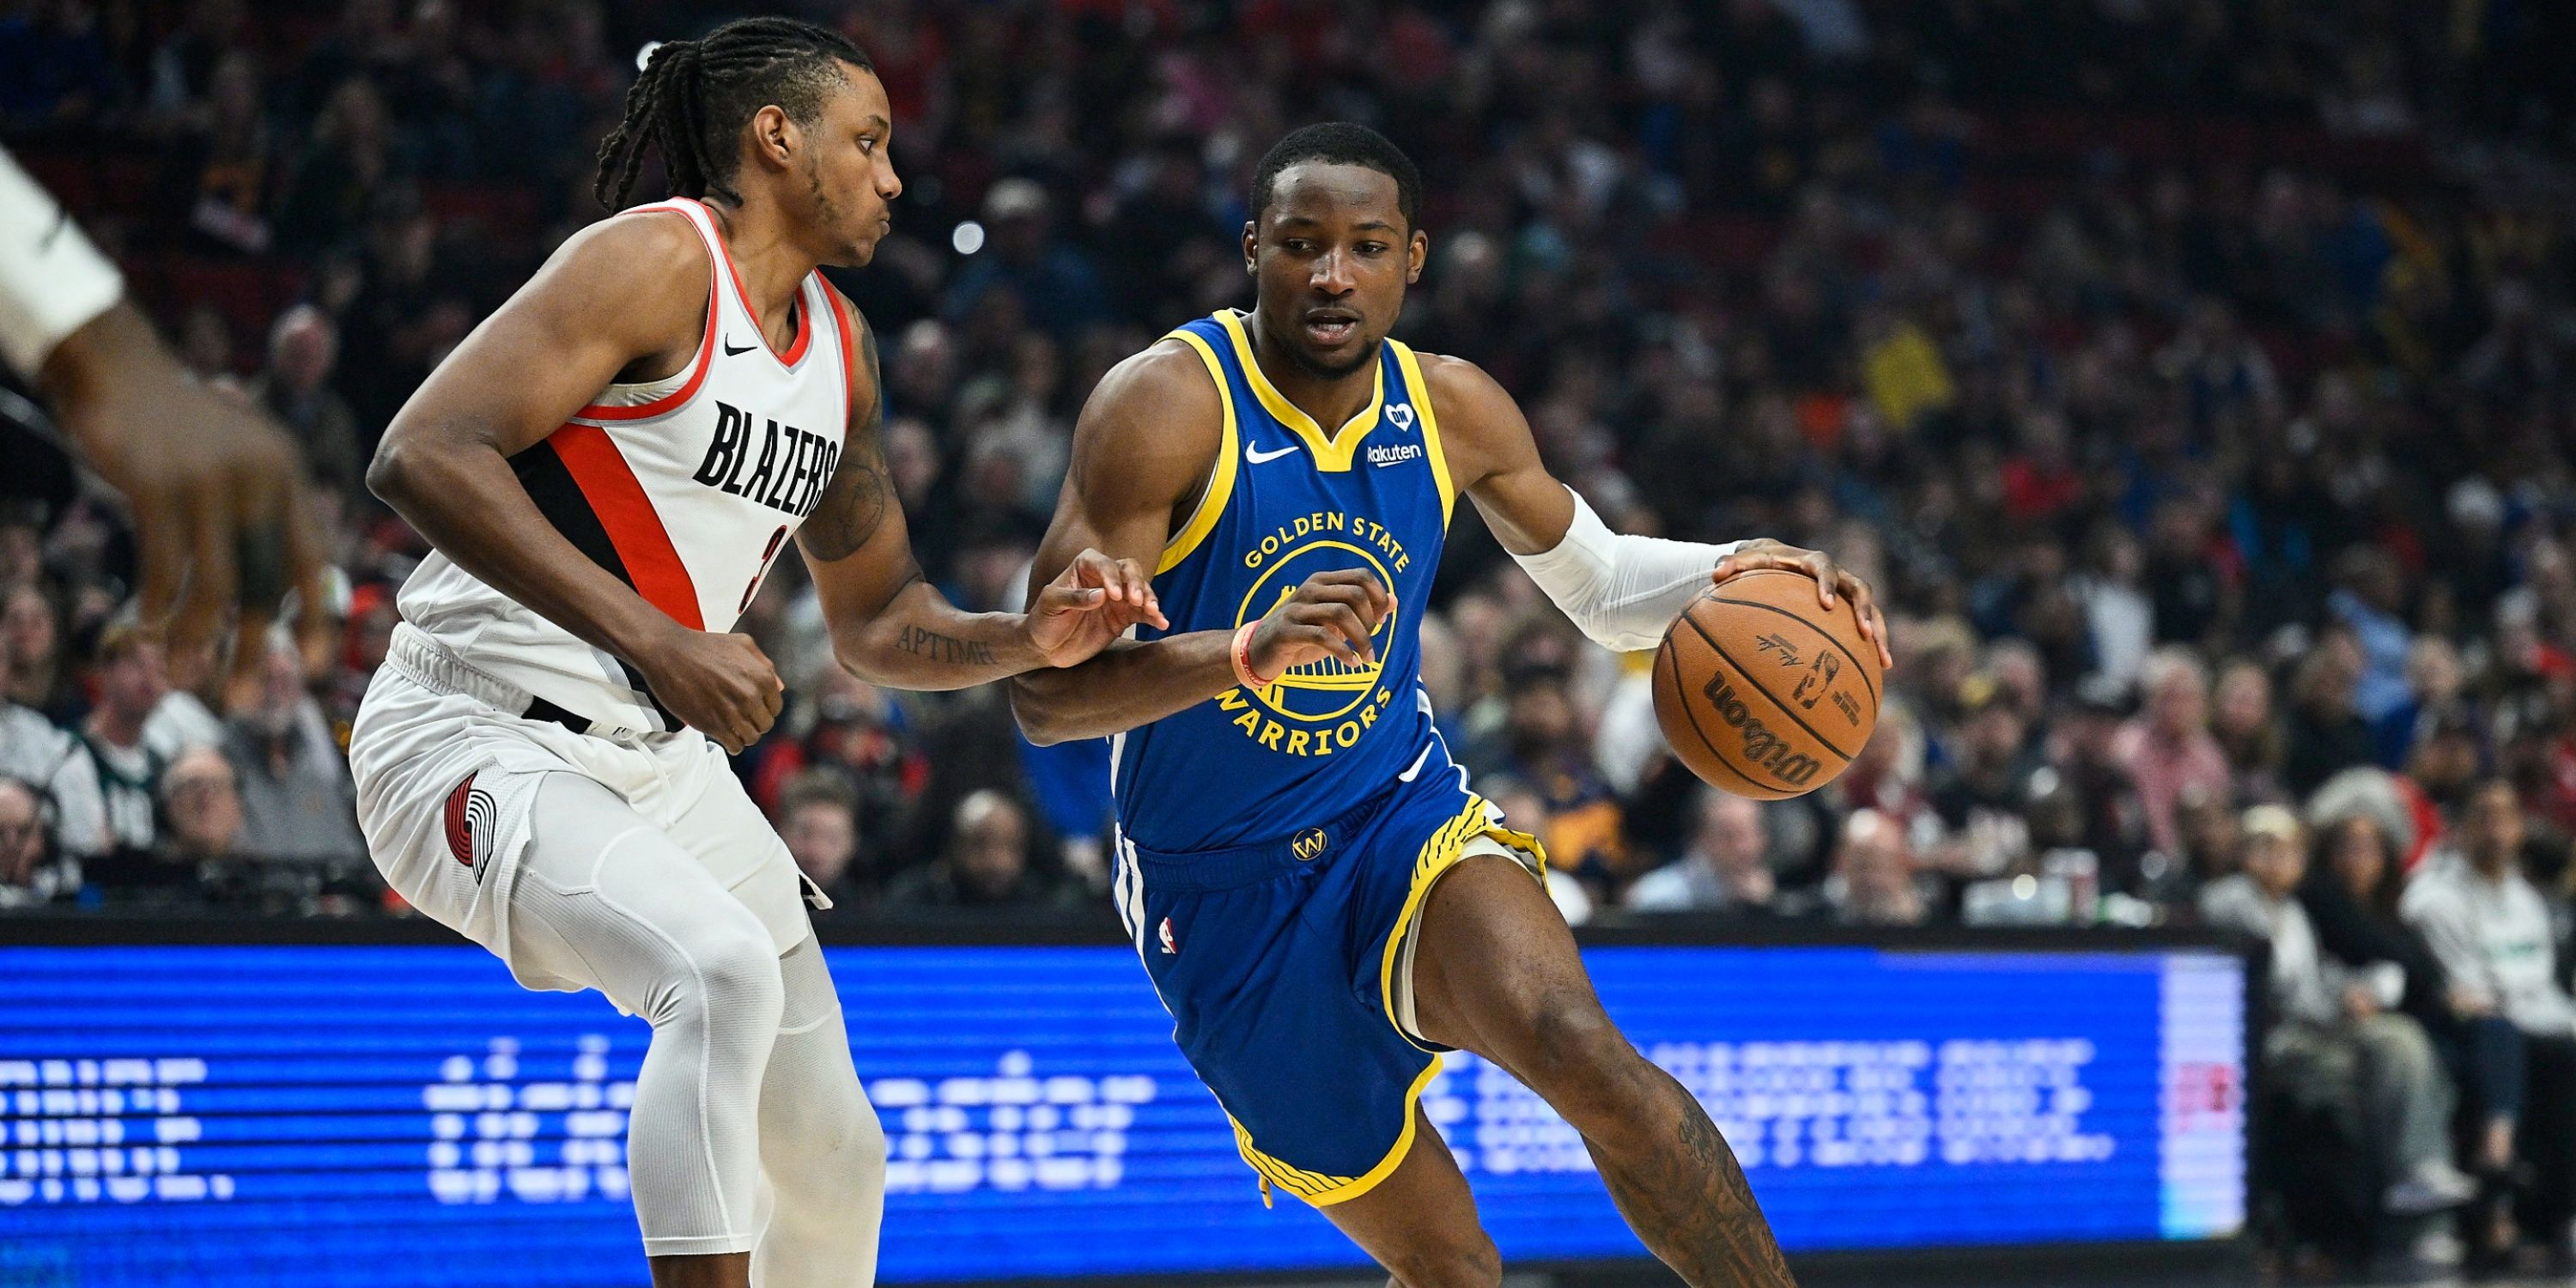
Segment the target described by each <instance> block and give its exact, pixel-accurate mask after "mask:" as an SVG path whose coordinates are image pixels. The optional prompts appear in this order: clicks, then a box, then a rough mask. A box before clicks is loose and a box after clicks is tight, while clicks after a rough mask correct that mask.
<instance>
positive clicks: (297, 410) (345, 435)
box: [251, 304, 366, 498]
mask: <svg viewBox="0 0 2576 1288" xmlns="http://www.w3.org/2000/svg"><path fill="white" fill-rule="evenodd" d="M339 358H340V330H339V327H338V326H337V325H336V324H334V323H333V322H332V321H331V316H330V315H329V314H327V313H324V312H323V311H322V310H320V309H318V308H315V307H313V306H312V305H310V304H299V305H297V306H295V307H294V308H291V309H288V310H287V311H286V312H285V313H283V314H281V315H279V317H278V319H277V325H276V326H274V327H272V328H270V330H269V333H268V369H267V370H265V371H263V372H261V373H260V375H259V379H257V380H256V381H253V382H252V384H251V395H252V397H254V398H256V399H258V400H259V401H260V403H261V404H263V405H264V406H266V407H267V408H268V410H269V411H270V412H272V413H274V414H275V415H276V417H277V419H278V423H280V424H282V425H285V426H286V427H287V428H288V429H289V430H292V431H294V434H295V438H296V442H297V444H298V445H299V446H301V447H302V448H303V449H304V461H305V464H307V465H309V466H311V467H312V470H313V480H314V482H316V483H319V484H321V485H322V486H324V487H326V488H331V489H334V490H336V491H338V492H340V493H341V494H342V495H344V496H348V497H352V498H355V497H359V496H363V495H365V483H364V478H363V476H364V474H365V472H366V463H365V462H364V461H362V460H360V459H359V457H358V431H357V420H356V418H355V417H354V416H353V415H352V414H351V413H350V411H349V404H348V402H347V401H346V400H345V399H343V398H341V397H340V394H339V391H338V390H336V389H333V388H332V387H331V374H332V367H333V365H334V364H335V363H337V362H338V361H339Z"/></svg>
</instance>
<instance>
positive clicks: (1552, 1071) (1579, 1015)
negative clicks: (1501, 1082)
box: [1514, 998, 1646, 1130]
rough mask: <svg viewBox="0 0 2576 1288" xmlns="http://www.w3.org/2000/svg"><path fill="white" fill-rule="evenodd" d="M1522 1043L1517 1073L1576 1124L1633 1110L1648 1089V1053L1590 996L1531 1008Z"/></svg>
mask: <svg viewBox="0 0 2576 1288" xmlns="http://www.w3.org/2000/svg"><path fill="white" fill-rule="evenodd" d="M1521 1047H1522V1049H1521V1051H1520V1052H1518V1053H1517V1058H1516V1060H1515V1061H1514V1066H1515V1072H1518V1073H1519V1074H1520V1075H1521V1076H1522V1077H1523V1078H1524V1079H1526V1080H1527V1081H1528V1082H1529V1084H1530V1087H1531V1089H1532V1090H1534V1091H1536V1092H1538V1093H1539V1095H1540V1096H1541V1097H1542V1098H1544V1099H1545V1100H1546V1101H1547V1102H1548V1103H1549V1104H1550V1105H1552V1106H1554V1107H1555V1109H1556V1111H1557V1112H1558V1113H1560V1114H1562V1115H1564V1116H1565V1118H1566V1120H1567V1121H1568V1122H1571V1123H1573V1124H1574V1125H1575V1126H1576V1127H1577V1128H1578V1129H1584V1130H1589V1129H1590V1126H1591V1125H1592V1124H1596V1123H1601V1122H1605V1121H1615V1120H1618V1119H1620V1118H1621V1117H1623V1116H1625V1115H1628V1114H1631V1113H1633V1112H1634V1111H1635V1109H1636V1107H1637V1104H1638V1101H1639V1100H1640V1098H1641V1097H1642V1096H1643V1095H1644V1094H1645V1092H1646V1088H1645V1086H1644V1084H1643V1081H1642V1079H1643V1077H1644V1075H1645V1073H1646V1070H1645V1067H1644V1066H1645V1058H1644V1057H1642V1056H1640V1055H1638V1054H1637V1049H1636V1048H1635V1047H1633V1046H1631V1045H1629V1043H1628V1039H1627V1037H1626V1036H1625V1035H1623V1034H1621V1033H1620V1032H1619V1028H1618V1026H1617V1025H1615V1024H1612V1023H1611V1022H1610V1017H1609V1016H1608V1015H1607V1014H1605V1013H1603V1011H1602V1010H1601V1007H1600V1006H1599V1004H1597V1003H1595V1002H1593V1001H1592V1000H1591V999H1590V998H1583V999H1580V1000H1567V1001H1562V1002H1557V1001H1551V1002H1548V1003H1544V1004H1542V1005H1540V1006H1538V1007H1537V1008H1535V1009H1534V1010H1532V1012H1531V1013H1530V1015H1529V1019H1528V1022H1527V1025H1526V1033H1525V1040H1524V1042H1523V1043H1522V1044H1521Z"/></svg>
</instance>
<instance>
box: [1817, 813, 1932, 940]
mask: <svg viewBox="0 0 2576 1288" xmlns="http://www.w3.org/2000/svg"><path fill="white" fill-rule="evenodd" d="M1823 896H1824V907H1823V912H1824V914H1825V916H1826V917H1828V918H1829V919H1831V920H1833V921H1837V922H1840V923H1842V924H1844V925H1847V926H1917V925H1921V924H1923V922H1924V921H1926V920H1927V919H1929V918H1930V916H1931V910H1932V900H1931V898H1930V897H1929V896H1928V894H1927V892H1926V891H1925V890H1924V888H1923V883H1922V882H1921V881H1920V880H1919V879H1917V878H1916V876H1915V874H1914V856H1913V855H1912V853H1910V852H1909V851H1908V850H1907V848H1906V844H1905V834H1904V832H1902V831H1901V830H1899V829H1898V827H1897V825H1896V822H1895V820H1893V819H1891V818H1889V817H1888V816H1887V815H1885V814H1881V813H1879V812H1878V811H1877V810H1874V809H1856V810H1853V811H1852V812H1851V814H1850V815H1849V816H1847V817H1846V818H1844V820H1843V830H1842V839H1841V841H1840V842H1839V843H1838V844H1837V845H1836V846H1835V847H1834V870H1833V875H1832V876H1829V877H1827V878H1825V885H1824V890H1823Z"/></svg>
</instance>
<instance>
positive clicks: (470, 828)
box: [446, 774, 497, 881]
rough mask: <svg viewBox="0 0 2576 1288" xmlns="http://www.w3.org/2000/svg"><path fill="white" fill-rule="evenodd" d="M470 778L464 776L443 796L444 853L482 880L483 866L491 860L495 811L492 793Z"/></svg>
mask: <svg viewBox="0 0 2576 1288" xmlns="http://www.w3.org/2000/svg"><path fill="white" fill-rule="evenodd" d="M474 777H475V776H474V775H472V774H467V775H466V776H465V781H464V782H461V783H458V784H457V785H456V790H455V791H452V792H449V793H448V794H447V810H446V814H447V820H446V821H447V852H448V853H450V854H453V855H455V856H456V861H457V862H459V863H462V864H464V865H465V866H466V867H467V868H468V869H469V870H471V871H472V872H473V873H474V879H475V880H477V881H480V880H482V879H483V865H484V863H485V862H486V861H487V860H489V859H490V858H491V857H492V830H493V826H494V815H495V814H496V813H497V810H496V809H495V808H494V806H493V803H492V793H490V792H487V791H485V790H483V789H482V788H480V787H477V786H475V785H474Z"/></svg>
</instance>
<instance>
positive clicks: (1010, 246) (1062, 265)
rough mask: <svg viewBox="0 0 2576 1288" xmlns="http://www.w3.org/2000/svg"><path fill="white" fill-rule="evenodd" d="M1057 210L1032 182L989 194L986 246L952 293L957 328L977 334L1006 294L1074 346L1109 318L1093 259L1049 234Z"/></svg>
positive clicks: (1014, 181) (1008, 183)
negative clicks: (1093, 326)
mask: <svg viewBox="0 0 2576 1288" xmlns="http://www.w3.org/2000/svg"><path fill="white" fill-rule="evenodd" d="M1053 206H1054V201H1053V199H1052V198H1050V197H1049V196H1048V195H1047V190H1046V188H1045V187H1044V186H1042V185H1040V184H1039V183H1038V182H1037V181H1036V180H1034V179H1024V178H1018V177H1012V178H1008V179H1003V180H1001V181H1000V182H998V183H995V184H994V185H993V186H992V187H991V188H990V189H989V190H987V191H986V192H985V194H984V220H983V234H984V237H985V239H986V240H985V244H984V246H983V250H982V253H981V254H977V255H971V256H970V257H969V259H968V260H967V263H966V267H965V269H964V270H963V271H961V272H959V273H958V275H957V281H956V283H955V284H954V285H952V286H951V287H949V289H948V304H947V313H948V320H949V322H950V323H951V324H953V325H960V326H965V327H966V328H967V329H968V330H969V331H973V330H975V329H976V322H977V318H978V315H979V314H981V315H983V316H984V317H985V318H988V319H989V318H990V317H991V316H993V314H992V309H993V307H994V306H995V304H996V303H997V301H996V299H995V297H996V296H1007V297H1008V300H1007V306H1009V307H1015V308H1017V309H1020V310H1025V311H1026V314H1027V317H1028V320H1029V321H1030V322H1031V323H1034V324H1035V325H1037V326H1038V327H1040V328H1042V329H1044V330H1045V331H1047V332H1048V333H1050V334H1052V335H1053V336H1055V337H1056V339H1057V340H1058V341H1059V342H1069V341H1071V340H1072V339H1073V337H1074V335H1075V333H1076V332H1078V331H1080V330H1081V329H1082V327H1084V326H1085V325H1088V324H1089V323H1092V322H1094V321H1097V320H1099V319H1100V318H1101V317H1103V316H1105V315H1106V314H1107V312H1108V304H1109V301H1108V297H1107V296H1106V295H1105V294H1104V293H1103V292H1102V290H1101V285H1100V279H1099V275H1098V274H1097V273H1095V272H1094V271H1093V269H1092V267H1091V260H1090V257H1089V256H1087V255H1085V254H1083V253H1082V251H1081V250H1080V249H1078V248H1077V247H1075V246H1074V245H1072V244H1070V243H1068V242H1065V241H1060V240H1056V239H1054V238H1053V237H1052V236H1051V235H1050V234H1051V233H1052V232H1053V229H1054V210H1053Z"/></svg>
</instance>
